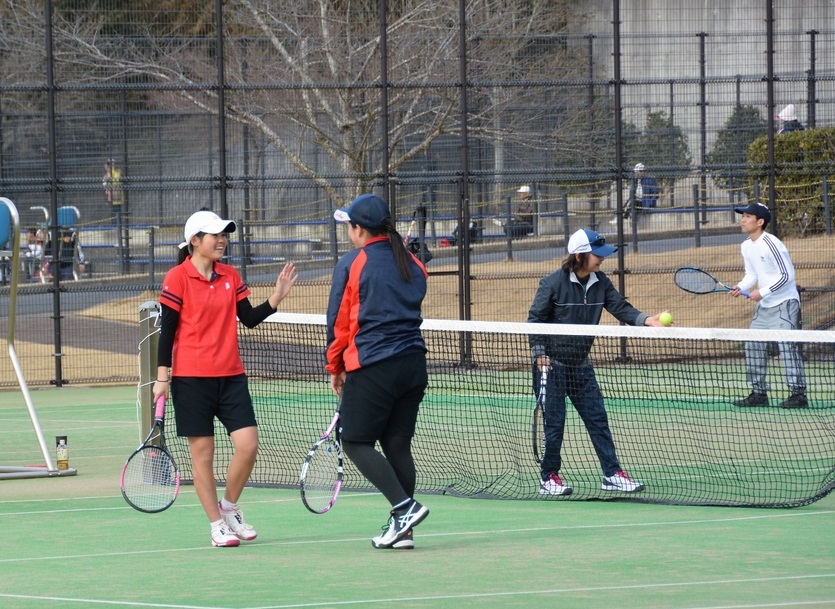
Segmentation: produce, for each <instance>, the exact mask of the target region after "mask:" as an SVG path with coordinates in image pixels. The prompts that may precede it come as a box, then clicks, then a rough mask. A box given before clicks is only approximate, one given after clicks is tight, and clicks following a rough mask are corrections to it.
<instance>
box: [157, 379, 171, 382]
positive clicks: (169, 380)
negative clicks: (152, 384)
mask: <svg viewBox="0 0 835 609" xmlns="http://www.w3.org/2000/svg"><path fill="white" fill-rule="evenodd" d="M170 382H171V379H168V380H167V381H164V380H162V379H157V383H170Z"/></svg>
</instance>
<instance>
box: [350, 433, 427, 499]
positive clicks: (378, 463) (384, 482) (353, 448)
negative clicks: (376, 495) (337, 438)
mask: <svg viewBox="0 0 835 609" xmlns="http://www.w3.org/2000/svg"><path fill="white" fill-rule="evenodd" d="M380 446H381V447H382V449H383V454H384V455H385V456H383V454H380V453H379V452H378V451H377V450H376V449H375V448H374V443H373V442H347V441H343V442H342V448H343V449H344V450H345V454H346V455H348V457H349V458H350V459H351V461H353V463H354V465H356V466H357V469H358V470H359V471H360V473H361V474H362V475H363V476H365V477H366V478H367V479H368V481H369V482H370V483H371V484H373V485H374V486H375V487H377V489H379V491H380V492H381V493H383V496H384V497H385V498H386V499H388V501H389V503H390V504H391V505H393V506H394V505H397V504H398V503H402V502H403V501H405V500H406V499H411V498H412V497H413V496H414V494H415V484H416V480H417V474H416V473H415V460H414V459H413V458H412V439H411V438H408V437H404V436H392V437H383V438H380Z"/></svg>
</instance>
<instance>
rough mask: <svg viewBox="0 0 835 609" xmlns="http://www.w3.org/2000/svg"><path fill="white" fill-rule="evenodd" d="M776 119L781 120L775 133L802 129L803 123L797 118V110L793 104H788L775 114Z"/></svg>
mask: <svg viewBox="0 0 835 609" xmlns="http://www.w3.org/2000/svg"><path fill="white" fill-rule="evenodd" d="M776 118H777V120H779V121H782V124H781V125H780V129H779V130H778V131H777V135H781V134H783V133H791V132H792V131H803V125H802V124H801V123H800V121H799V120H798V119H797V111H796V110H795V109H794V104H789V105H788V106H786V107H785V108H783V109H782V110H780V112H779V114H777V117H776Z"/></svg>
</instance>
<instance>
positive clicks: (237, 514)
mask: <svg viewBox="0 0 835 609" xmlns="http://www.w3.org/2000/svg"><path fill="white" fill-rule="evenodd" d="M217 507H218V508H219V509H220V517H221V518H223V522H225V523H226V525H227V526H228V527H229V529H230V530H231V531H232V533H234V534H235V536H236V537H237V538H238V539H242V540H244V541H252V540H253V539H255V538H256V537H258V533H257V532H256V531H255V529H254V528H252V525H250V524H247V523H246V520H244V514H243V512H241V510H239V509H238V508H235V509H233V510H228V511H227V510H224V509H223V508H222V507H221V505H220V502H218V504H217ZM235 545H237V544H235Z"/></svg>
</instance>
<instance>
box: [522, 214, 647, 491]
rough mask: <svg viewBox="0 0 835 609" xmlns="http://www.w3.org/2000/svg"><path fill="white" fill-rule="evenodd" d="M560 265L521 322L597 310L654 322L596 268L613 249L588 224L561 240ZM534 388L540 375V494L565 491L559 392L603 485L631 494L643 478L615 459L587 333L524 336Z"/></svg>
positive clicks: (568, 319)
mask: <svg viewBox="0 0 835 609" xmlns="http://www.w3.org/2000/svg"><path fill="white" fill-rule="evenodd" d="M567 250H568V257H567V258H566V259H565V260H564V261H563V263H562V267H561V268H559V269H557V271H555V272H554V273H551V274H550V275H548V276H547V277H545V278H543V279H542V280H541V281H540V282H539V289H538V290H537V292H536V296H534V299H533V304H531V308H530V310H529V311H528V323H538V324H588V325H597V324H598V323H599V322H600V317H601V315H602V314H603V309H606V310H607V311H608V312H609V313H611V314H612V315H613V316H614V317H615V318H616V319H618V321H621V322H623V323H625V324H629V325H631V326H656V327H657V326H661V325H662V324H661V322H660V321H659V315H660V314H659V315H655V316H650V315H647V314H646V313H642V312H641V311H639V310H638V309H636V308H635V307H633V306H632V305H631V304H629V302H628V301H627V300H626V299H625V298H624V297H623V296H621V295H620V293H619V292H618V291H617V290H616V289H615V286H614V285H613V284H612V281H611V280H610V279H609V278H608V277H607V276H606V275H605V274H604V273H603V272H601V270H600V265H601V264H602V263H603V259H604V258H606V256H609V255H611V254H614V253H615V252H616V251H617V248H615V247H614V246H612V245H609V244H607V243H606V239H605V238H604V237H603V236H602V235H600V234H598V233H596V232H595V231H593V230H589V229H581V230H578V231H577V232H575V233H574V234H573V235H571V238H570V239H569V241H568V247H567ZM529 340H530V347H531V357H532V360H533V368H534V379H533V380H534V387H539V384H540V379H541V375H542V374H547V377H546V390H545V395H546V399H545V426H544V430H545V451H544V454H543V456H542V463H541V468H540V469H541V471H540V474H541V482H540V487H539V493H540V494H541V495H570V494H571V492H572V488H571V486H570V485H569V484H568V482H566V481H565V480H564V479H563V478H562V476H560V468H561V466H562V459H561V457H560V452H561V450H562V443H563V434H564V432H565V420H566V413H565V408H566V405H565V398H566V397H569V398H571V403H572V404H573V405H574V409H575V410H576V411H577V413H578V414H579V415H580V418H581V419H582V420H583V423H584V424H585V426H586V430H587V431H588V434H589V438H590V439H591V442H592V445H593V446H594V449H595V452H596V453H597V458H598V460H599V461H600V467H601V469H602V470H603V479H602V486H601V488H602V489H603V490H604V491H615V492H622V493H636V492H639V491H642V490H644V485H643V484H641V483H640V482H637V481H636V480H633V479H632V478H631V477H630V476H629V474H627V473H626V472H625V471H624V470H623V468H622V467H621V465H620V462H619V461H618V458H617V455H616V453H615V443H614V440H613V439H612V432H611V431H610V429H609V422H608V417H607V415H606V408H605V406H604V404H603V393H602V392H601V390H600V385H599V384H598V383H597V379H596V378H595V374H594V368H593V367H592V364H591V360H590V359H589V352H590V351H591V348H592V344H593V343H594V337H593V336H576V337H568V336H554V335H531V336H530V339H529Z"/></svg>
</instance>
